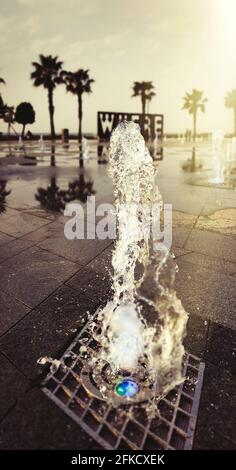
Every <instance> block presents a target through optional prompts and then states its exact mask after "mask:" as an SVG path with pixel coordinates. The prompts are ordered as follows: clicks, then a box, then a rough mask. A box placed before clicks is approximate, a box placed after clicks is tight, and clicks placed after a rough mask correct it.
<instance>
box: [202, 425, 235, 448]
mask: <svg viewBox="0 0 236 470" xmlns="http://www.w3.org/2000/svg"><path fill="white" fill-rule="evenodd" d="M201 432H202V433H204V430H203V429H202V430H201ZM204 437H205V439H204V438H203V436H200V435H199V434H198V433H196V438H195V440H194V443H193V450H219V451H221V450H236V443H235V442H233V441H231V440H229V439H227V438H226V437H225V436H224V435H223V434H221V433H219V432H218V431H217V430H215V429H214V430H213V429H211V431H210V433H207V434H206V433H204Z"/></svg>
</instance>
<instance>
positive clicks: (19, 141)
mask: <svg viewBox="0 0 236 470" xmlns="http://www.w3.org/2000/svg"><path fill="white" fill-rule="evenodd" d="M17 148H18V150H22V149H23V148H24V144H23V140H22V137H21V136H19V138H18V143H17Z"/></svg>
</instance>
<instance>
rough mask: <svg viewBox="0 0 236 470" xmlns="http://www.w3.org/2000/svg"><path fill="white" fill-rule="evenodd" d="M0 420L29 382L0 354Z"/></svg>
mask: <svg viewBox="0 0 236 470" xmlns="http://www.w3.org/2000/svg"><path fill="white" fill-rule="evenodd" d="M0 370H1V373H0V420H1V419H2V418H3V416H4V415H6V413H7V412H8V411H9V410H10V408H12V406H14V404H15V403H16V400H17V399H18V397H20V395H21V394H22V393H23V392H25V390H26V389H27V388H28V387H29V381H28V380H27V379H26V378H25V377H24V376H23V375H22V374H21V373H20V372H19V371H18V370H17V369H16V368H15V367H14V366H13V365H12V364H11V363H10V362H9V361H8V359H7V358H6V357H4V356H3V355H2V354H0Z"/></svg>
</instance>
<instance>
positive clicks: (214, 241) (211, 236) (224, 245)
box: [184, 229, 236, 263]
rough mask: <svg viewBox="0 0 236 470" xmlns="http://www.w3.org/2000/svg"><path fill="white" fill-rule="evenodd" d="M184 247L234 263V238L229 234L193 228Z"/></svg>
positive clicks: (235, 249) (235, 243)
mask: <svg viewBox="0 0 236 470" xmlns="http://www.w3.org/2000/svg"><path fill="white" fill-rule="evenodd" d="M184 248H185V249H186V250H190V251H196V252H197V253H202V254H203V255H207V256H212V257H214V258H220V259H224V260H226V261H232V262H234V263H236V240H235V239H233V238H231V237H229V236H224V235H220V234H218V233H213V232H206V231H204V230H196V229H193V230H192V231H191V234H190V236H189V238H188V241H187V243H186V245H185V246H184Z"/></svg>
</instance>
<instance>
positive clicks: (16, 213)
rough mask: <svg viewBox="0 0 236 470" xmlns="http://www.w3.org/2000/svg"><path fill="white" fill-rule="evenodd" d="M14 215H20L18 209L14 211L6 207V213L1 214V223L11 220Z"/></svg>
mask: <svg viewBox="0 0 236 470" xmlns="http://www.w3.org/2000/svg"><path fill="white" fill-rule="evenodd" d="M12 215H18V211H17V210H16V209H12V208H11V207H8V206H5V211H4V212H1V214H0V222H1V220H5V219H9V217H11V216H12Z"/></svg>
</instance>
